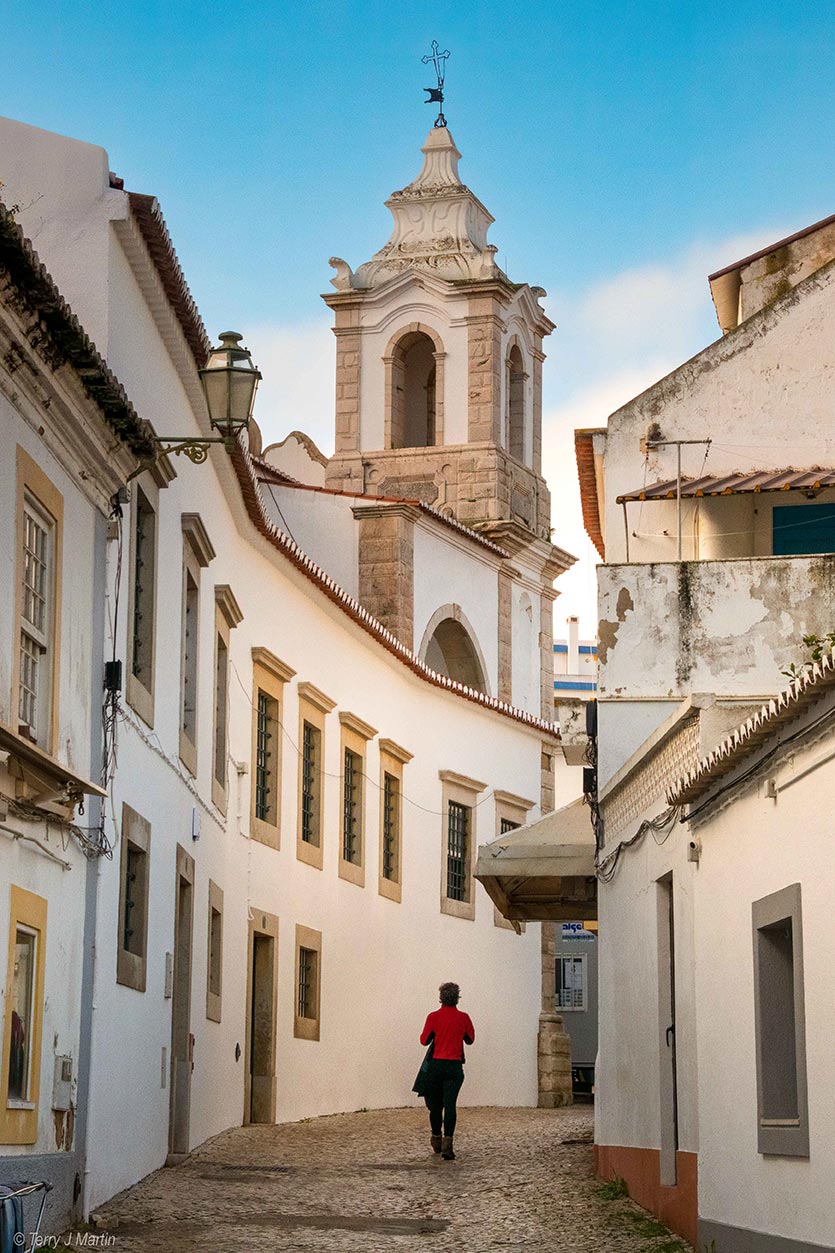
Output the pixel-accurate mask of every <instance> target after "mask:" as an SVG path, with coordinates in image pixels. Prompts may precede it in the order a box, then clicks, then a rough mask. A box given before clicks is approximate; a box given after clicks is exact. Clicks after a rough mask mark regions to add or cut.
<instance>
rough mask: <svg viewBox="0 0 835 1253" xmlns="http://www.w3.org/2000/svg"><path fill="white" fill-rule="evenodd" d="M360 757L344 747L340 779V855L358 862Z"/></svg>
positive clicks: (360, 799) (346, 859)
mask: <svg viewBox="0 0 835 1253" xmlns="http://www.w3.org/2000/svg"><path fill="white" fill-rule="evenodd" d="M361 781H362V758H361V757H360V755H359V753H355V752H353V751H352V750H351V749H350V748H346V749H345V771H344V775H343V781H342V856H343V858H344V860H345V861H350V862H354V863H356V864H359V861H360V847H359V835H360V821H361V806H362V796H361V792H360V786H361Z"/></svg>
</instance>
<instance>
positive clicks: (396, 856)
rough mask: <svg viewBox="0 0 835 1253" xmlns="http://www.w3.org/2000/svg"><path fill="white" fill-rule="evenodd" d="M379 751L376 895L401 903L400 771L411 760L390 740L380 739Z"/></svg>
mask: <svg viewBox="0 0 835 1253" xmlns="http://www.w3.org/2000/svg"><path fill="white" fill-rule="evenodd" d="M379 749H380V784H379V792H380V842H379V875H378V891H379V893H380V895H381V896H385V897H387V898H388V899H389V900H392V901H400V900H401V899H402V888H403V767H404V766H406V765H407V764H408V763H409V762H410V761H411V760H412V754H411V753H410V752H409V751H408V750H407V749H405V748H402V747H401V746H400V745H399V744H396V743H395V742H394V740H389V739H381V740H380V741H379Z"/></svg>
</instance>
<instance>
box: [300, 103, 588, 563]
mask: <svg viewBox="0 0 835 1253" xmlns="http://www.w3.org/2000/svg"><path fill="white" fill-rule="evenodd" d="M422 152H423V168H422V169H421V171H420V173H419V174H418V176H417V178H415V179H414V180H413V181H412V182H411V183H409V185H408V186H407V187H405V188H403V190H402V191H396V192H394V193H393V194H392V195H391V196H390V198H389V199H388V200H387V201H386V205H387V207H388V208H389V209H390V211H391V214H392V217H393V218H394V228H393V230H392V234H391V238H390V239H389V241H388V243H386V244H385V245H384V246H383V247H382V248H381V249H380V250H379V252H377V253H375V255H374V256H373V257H372V258H371V260H370V261H367V262H366V263H365V264H364V265H361V266H360V267H359V268H358V269H357V270H356V271H354V270H352V269H351V267H350V266H349V265H348V264H347V263H346V262H345V261H342V260H341V259H339V258H333V259H332V260H331V265H332V266H333V267H334V269H335V270H336V276H335V278H333V279H332V280H331V282H332V285H333V287H334V288H335V291H334V292H333V293H331V294H328V295H326V296H325V297H324V299H325V301H326V303H327V304H328V305H329V306H330V308H331V309H333V311H334V318H335V322H334V333H335V335H336V340H337V357H336V445H335V455H334V456H333V458H332V459H331V461H330V463H329V465H328V469H327V478H326V482H327V486H329V487H332V488H338V489H341V490H345V491H350V492H357V493H359V494H363V495H369V496H388V497H392V496H394V497H399V498H404V497H405V498H413V499H414V498H417V499H420V500H422V501H424V502H425V503H427V504H431V505H434V506H435V507H436V508H438V509H439V510H441V511H442V512H444V513H447V514H451V515H453V516H454V517H455V518H457V519H458V520H459V521H460V522H463V523H465V524H466V525H468V526H471V527H474V528H477V529H479V530H481V531H484V532H486V533H487V534H488V535H489V536H490V537H491V538H495V539H496V540H497V541H498V542H500V543H502V544H504V545H505V546H506V544H507V541H510V540H512V541H513V543H512V547H514V548H515V547H516V546H517V545H518V544H520V543H522V544H527V543H530V542H531V541H534V542H538V543H539V544H544V543H548V540H549V536H550V496H549V493H548V489H547V487H546V484H545V481H544V480H543V478H542V472H541V461H542V362H543V359H544V354H543V351H542V341H543V339H544V337H545V336H546V335H549V334H550V333H551V331H552V330H553V329H554V326H553V323H552V322H551V321H550V320H549V318H548V316H547V314H546V313H545V311H544V309H543V307H542V304H541V300H542V298H543V297H544V295H545V292H544V291H543V290H542V288H540V287H530V286H528V285H527V284H526V283H512V282H511V281H510V280H509V279H508V277H507V275H506V274H505V273H504V272H503V271H502V270H501V269H500V268H499V266H498V265H497V263H496V252H497V249H496V247H495V246H494V245H493V244H488V242H487V233H488V230H489V228H490V226H491V225H492V223H493V218H492V217H491V215H490V214H489V213H488V211H487V209H486V208H485V207H484V205H483V204H482V203H481V201H480V200H479V199H478V197H477V196H475V195H474V194H473V192H472V191H470V189H469V188H468V187H466V186H465V185H464V184H463V183H462V182H461V179H460V178H459V176H458V162H459V160H460V156H461V154H460V153H459V151H458V149H457V148H456V146H455V143H454V141H453V138H452V135H451V134H450V132H449V130H448V129H447V127H446V126H445V125H443V126H437V125H436V126H435V127H433V129H432V130H430V132H429V135H428V136H427V139H426V142H425V144H424V145H423V149H422ZM563 568H564V566H563V565H562V564H559V569H563ZM559 569H556V570H555V571H554V573H552V574H551V579H553V577H554V575H555V574H556V573H558V572H559Z"/></svg>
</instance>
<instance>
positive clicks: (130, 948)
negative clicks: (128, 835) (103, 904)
mask: <svg viewBox="0 0 835 1253" xmlns="http://www.w3.org/2000/svg"><path fill="white" fill-rule="evenodd" d="M127 854H128V857H127V866H126V868H125V913H124V917H123V919H122V947H123V948H124V949H125V951H126V952H128V953H136V954H137V955H139V956H141V955H142V932H141V927H142V916H141V911H140V909H139V905H140V896H141V893H142V890H143V874H144V861H145V854H144V852H143V851H142V850H141V849H139V848H136V847H135V846H134V845H133V844H128V846H127Z"/></svg>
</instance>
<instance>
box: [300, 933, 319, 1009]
mask: <svg viewBox="0 0 835 1253" xmlns="http://www.w3.org/2000/svg"><path fill="white" fill-rule="evenodd" d="M316 957H317V954H316V952H315V950H314V949H312V948H300V949H299V1018H315V1017H316Z"/></svg>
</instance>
